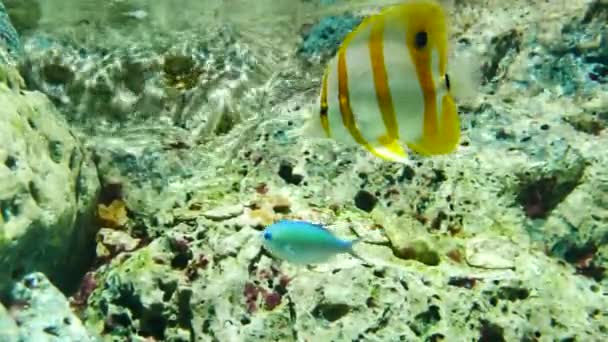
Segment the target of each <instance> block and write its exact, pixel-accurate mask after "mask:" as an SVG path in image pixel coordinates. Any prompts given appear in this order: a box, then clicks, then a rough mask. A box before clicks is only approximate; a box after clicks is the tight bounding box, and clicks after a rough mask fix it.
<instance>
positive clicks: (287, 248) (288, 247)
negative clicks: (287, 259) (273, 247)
mask: <svg viewBox="0 0 608 342" xmlns="http://www.w3.org/2000/svg"><path fill="white" fill-rule="evenodd" d="M285 252H287V254H289V256H292V257H295V256H296V251H295V250H294V249H293V246H292V245H286V246H285Z"/></svg>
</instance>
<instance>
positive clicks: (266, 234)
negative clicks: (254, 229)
mask: <svg viewBox="0 0 608 342" xmlns="http://www.w3.org/2000/svg"><path fill="white" fill-rule="evenodd" d="M270 239H272V235H271V234H270V232H265V233H264V240H270Z"/></svg>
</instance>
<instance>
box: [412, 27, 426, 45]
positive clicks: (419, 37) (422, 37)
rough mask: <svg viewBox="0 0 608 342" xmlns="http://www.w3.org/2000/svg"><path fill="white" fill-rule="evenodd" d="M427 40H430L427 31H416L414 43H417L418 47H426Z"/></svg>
mask: <svg viewBox="0 0 608 342" xmlns="http://www.w3.org/2000/svg"><path fill="white" fill-rule="evenodd" d="M427 41H428V37H427V34H426V32H424V31H420V32H418V33H416V36H415V37H414V43H415V44H416V47H417V48H419V49H422V48H423V47H425V46H426V43H427Z"/></svg>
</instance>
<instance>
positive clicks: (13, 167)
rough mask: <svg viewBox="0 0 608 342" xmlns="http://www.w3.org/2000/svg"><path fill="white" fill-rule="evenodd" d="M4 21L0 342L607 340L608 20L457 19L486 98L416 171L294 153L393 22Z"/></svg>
mask: <svg viewBox="0 0 608 342" xmlns="http://www.w3.org/2000/svg"><path fill="white" fill-rule="evenodd" d="M2 2H4V5H5V6H6V10H3V9H0V80H1V81H2V83H1V84H0V214H1V215H0V303H1V304H0V341H96V340H101V341H310V342H317V341H584V342H586V341H607V340H608V309H607V308H608V298H607V295H608V279H607V276H606V267H608V245H607V243H608V149H606V148H605V147H606V146H608V130H606V127H607V125H608V85H607V82H608V28H607V27H608V26H606V22H608V2H606V1H605V0H594V1H591V0H570V1H566V0H552V1H523V0H511V1H499V0H496V1H494V0H487V1H481V0H480V1H475V0H471V1H458V0H454V1H445V4H446V8H447V10H448V13H449V20H450V25H449V30H450V61H449V68H451V70H467V68H468V69H469V70H471V73H474V75H476V76H478V78H479V84H478V87H477V88H476V89H475V91H474V93H473V96H469V97H467V98H463V99H460V100H459V101H458V106H459V112H460V119H461V129H462V138H461V143H460V146H459V147H458V148H457V150H456V151H455V152H454V153H452V154H449V155H445V156H437V157H430V158H423V157H421V156H418V155H415V154H410V159H411V162H410V163H408V164H407V165H403V164H397V163H390V162H386V161H383V160H380V159H378V158H375V157H374V156H372V155H370V154H369V153H367V152H366V151H364V150H363V149H361V148H358V147H350V146H344V145H341V144H338V143H335V142H333V141H331V140H325V139H313V138H311V137H307V136H300V135H298V134H296V132H298V129H299V128H300V127H301V126H302V125H303V123H304V118H305V116H306V113H307V111H309V110H310V108H311V106H313V105H314V103H315V101H316V96H317V94H318V91H319V84H320V78H321V75H322V72H323V67H324V65H325V63H326V62H327V60H328V59H329V58H330V57H331V56H332V55H333V54H334V53H335V49H336V47H337V45H338V44H339V42H340V41H341V39H342V38H343V36H344V34H346V33H347V32H349V30H350V29H352V27H353V26H354V25H356V24H357V23H358V22H359V21H360V20H361V18H362V17H364V16H366V15H369V14H372V13H375V12H376V11H377V10H378V9H380V8H382V7H383V6H384V5H386V4H389V3H395V1H392V2H391V1H384V0H383V1H373V2H372V1H363V0H360V1H340V0H336V1H319V0H308V1H304V0H302V1H298V0H289V1H288V0H273V1H270V0H256V1H237V0H230V1H195V0H179V1H169V0H159V1H144V0H139V1H137V0H123V1H117V0H114V1H106V2H99V1H84V0H82V1H77V0H71V1H68V0H39V1H36V0H19V1H11V0H2ZM101 3H103V4H101ZM372 3H373V4H372ZM6 13H8V15H9V16H10V20H8V19H7V18H8V16H7V15H6ZM13 27H14V28H15V30H13V29H12V28H13ZM281 218H289V219H301V220H308V221H312V222H319V223H323V224H325V225H326V226H327V227H328V229H331V230H332V231H333V232H335V233H336V234H337V235H338V236H340V237H343V238H361V239H362V240H363V242H361V243H359V244H358V245H356V252H357V253H358V254H359V255H361V256H362V257H363V258H364V259H365V260H367V263H363V262H361V261H360V260H357V259H354V258H352V257H350V256H349V255H338V256H336V257H335V258H334V259H332V260H330V261H329V262H327V263H325V264H322V265H319V266H316V267H312V268H307V267H296V266H293V265H290V264H288V263H285V262H281V261H280V260H277V259H274V258H272V257H271V256H270V255H269V254H268V253H266V252H265V251H264V250H263V249H262V248H261V244H260V231H261V230H262V229H263V228H264V227H265V226H266V225H268V224H270V223H272V222H274V221H276V220H278V219H281Z"/></svg>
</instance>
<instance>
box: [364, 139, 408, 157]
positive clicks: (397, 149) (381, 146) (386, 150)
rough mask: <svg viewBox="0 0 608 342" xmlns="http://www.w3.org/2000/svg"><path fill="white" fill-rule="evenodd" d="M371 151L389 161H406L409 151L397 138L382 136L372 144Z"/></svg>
mask: <svg viewBox="0 0 608 342" xmlns="http://www.w3.org/2000/svg"><path fill="white" fill-rule="evenodd" d="M370 152H372V153H373V154H374V155H376V156H378V157H380V158H382V159H386V160H389V161H394V162H399V163H405V162H406V161H407V153H406V152H405V150H404V149H403V147H402V146H401V144H400V143H399V141H398V140H397V139H394V138H391V137H387V136H382V137H380V138H379V139H378V140H377V141H376V142H375V143H373V144H371V145H370Z"/></svg>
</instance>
